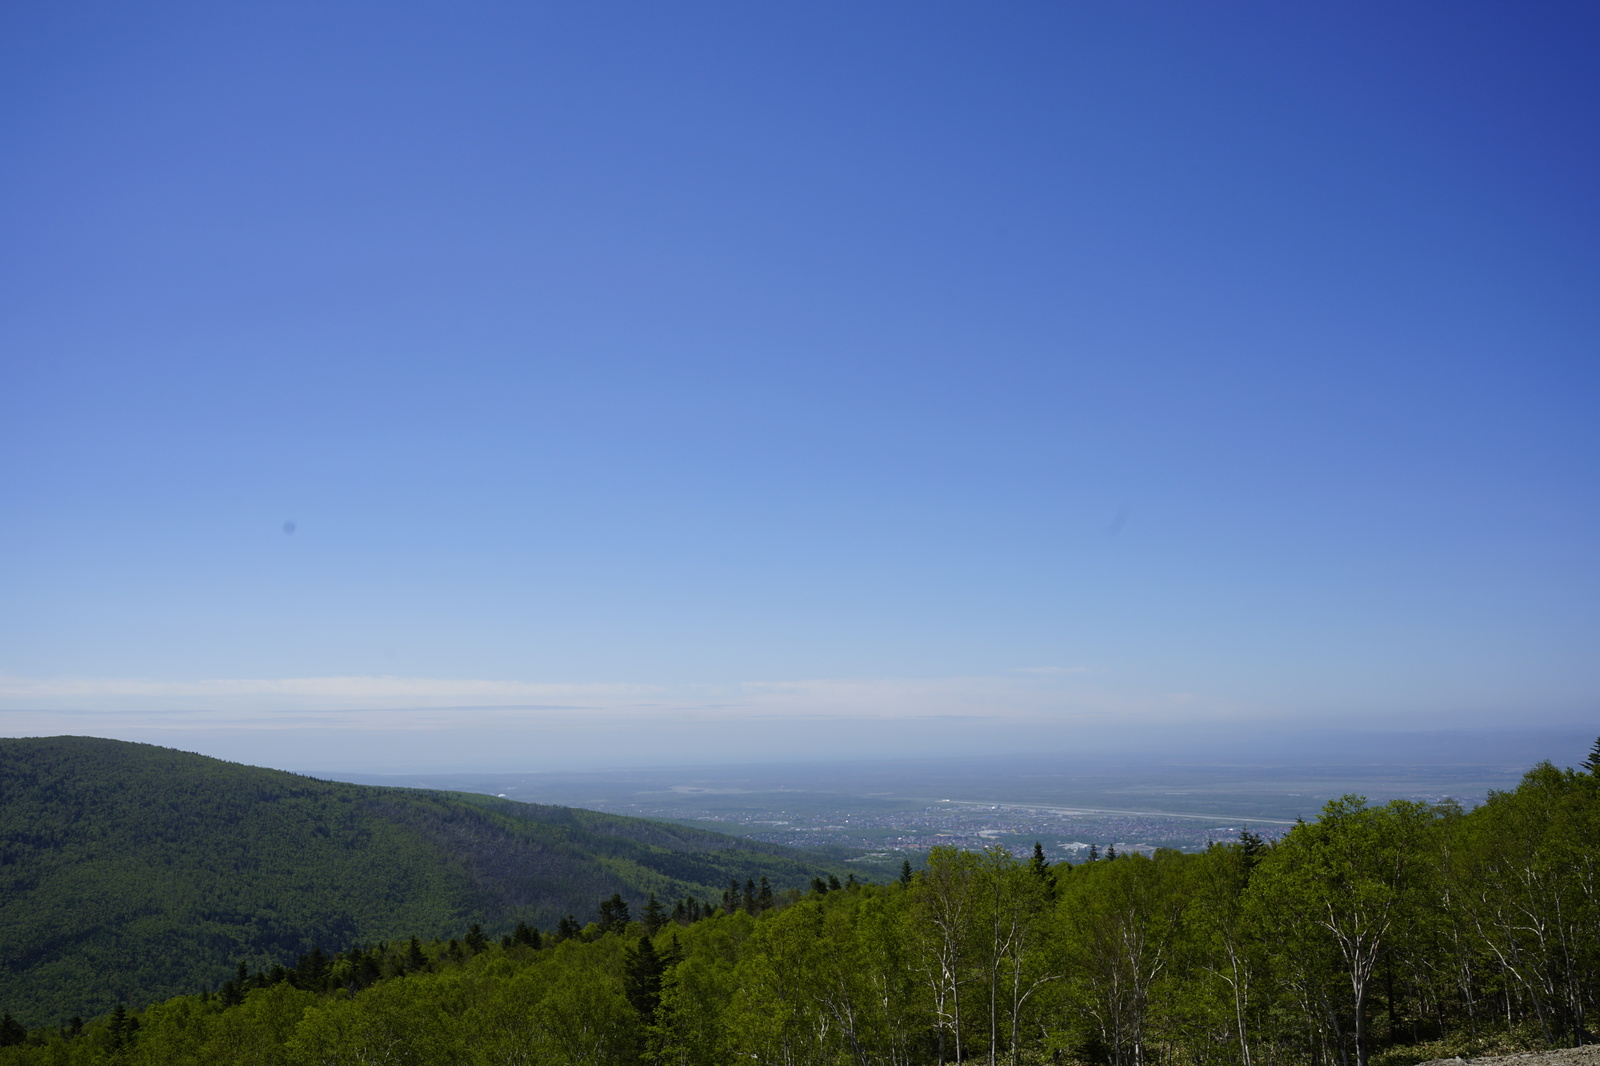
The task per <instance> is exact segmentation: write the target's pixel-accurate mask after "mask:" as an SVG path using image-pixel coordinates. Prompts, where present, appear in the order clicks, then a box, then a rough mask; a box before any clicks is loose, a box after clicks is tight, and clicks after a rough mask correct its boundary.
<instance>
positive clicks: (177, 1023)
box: [0, 742, 1600, 1066]
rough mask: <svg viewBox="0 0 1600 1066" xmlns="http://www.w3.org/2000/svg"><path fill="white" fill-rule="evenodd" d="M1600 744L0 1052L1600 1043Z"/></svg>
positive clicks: (934, 1055)
mask: <svg viewBox="0 0 1600 1066" xmlns="http://www.w3.org/2000/svg"><path fill="white" fill-rule="evenodd" d="M1597 863H1600V742H1597V743H1596V746H1595V750H1594V752H1593V753H1592V754H1591V755H1590V757H1589V759H1588V761H1587V763H1586V764H1585V767H1584V769H1583V770H1581V771H1573V770H1559V769H1557V768H1555V767H1554V766H1551V765H1549V764H1542V765H1540V766H1537V767H1535V768H1534V769H1533V770H1531V771H1530V772H1529V773H1528V774H1527V775H1526V777H1525V779H1524V780H1523V782H1522V784H1521V785H1520V786H1519V787H1518V788H1516V789H1515V790H1513V791H1509V792H1504V793H1494V794H1491V795H1490V796H1489V797H1488V799H1487V802H1485V803H1484V804H1483V805H1481V806H1480V807H1478V808H1476V809H1474V810H1473V811H1471V812H1470V813H1469V812H1464V811H1463V810H1462V809H1461V808H1460V807H1459V806H1457V805H1455V804H1451V803H1445V804H1437V805H1432V804H1424V803H1416V802H1407V801H1396V802H1393V803H1389V804H1387V805H1383V806H1375V805H1369V804H1368V803H1367V802H1365V801H1364V800H1363V799H1361V798H1360V797H1356V796H1347V797H1344V798H1342V799H1339V800H1335V801H1333V802H1331V803H1329V804H1328V805H1327V807H1326V808H1325V809H1324V810H1323V812H1322V814H1321V816H1320V817H1319V818H1318V819H1317V820H1316V821H1315V822H1310V823H1302V824H1300V825H1298V826H1296V827H1295V828H1294V829H1293V830H1292V831H1291V832H1290V833H1288V834H1287V835H1286V836H1285V837H1284V838H1283V839H1282V840H1281V841H1279V842H1277V843H1274V844H1270V845H1268V844H1265V843H1263V842H1261V841H1260V840H1258V839H1256V838H1254V837H1251V836H1249V835H1246V836H1245V837H1244V838H1243V839H1242V840H1241V841H1239V842H1236V843H1228V844H1217V845H1214V846H1212V847H1211V848H1210V849H1208V850H1206V851H1204V852H1201V853H1197V854H1181V853H1178V852H1172V851H1160V852H1157V853H1156V854H1155V855H1154V856H1151V857H1146V856H1143V855H1137V854H1134V855H1120V856H1118V855H1112V854H1107V855H1105V856H1103V857H1098V858H1096V859H1095V860H1094V861H1090V862H1084V863H1080V864H1078V865H1076V866H1067V865H1064V864H1063V865H1057V866H1051V865H1049V864H1047V863H1046V862H1045V861H1044V857H1043V855H1042V853H1041V852H1039V851H1038V850H1037V849H1036V851H1035V854H1034V857H1033V859H1032V861H1021V860H1018V859H1016V858H1014V857H1013V856H1012V855H1010V854H1009V853H1008V852H1006V851H1005V850H1003V849H1000V848H995V849H991V850H989V851H985V852H962V851H956V850H940V849H936V850H934V851H933V852H932V853H931V854H930V855H929V856H928V858H927V862H926V864H925V865H924V866H923V868H922V869H920V870H916V871H913V870H912V869H911V866H910V864H909V863H908V864H907V865H906V866H905V868H904V871H903V874H902V877H901V878H900V879H899V880H898V881H896V882H893V883H890V884H885V885H871V884H855V883H853V882H852V881H851V880H849V879H847V880H846V882H845V883H843V884H840V883H839V882H838V881H837V879H834V880H832V881H827V880H823V879H822V878H820V877H819V878H817V879H815V880H814V881H813V882H812V886H811V889H810V891H809V892H806V893H803V894H802V893H801V892H798V891H789V892H775V891H773V890H772V889H771V886H770V884H760V885H758V883H757V882H755V881H754V880H749V881H747V882H745V883H740V882H738V881H737V880H735V881H733V882H732V883H730V884H729V885H728V886H727V888H726V889H725V890H724V891H723V892H722V893H721V896H720V899H718V900H717V901H715V903H714V905H713V904H711V903H707V902H701V901H696V900H694V899H692V898H691V899H681V898H680V899H679V900H678V902H677V903H676V904H674V905H673V906H671V907H667V906H662V905H658V904H657V903H656V901H655V899H654V897H651V899H650V901H649V903H648V904H647V905H646V906H645V907H643V908H640V909H639V910H640V913H637V914H630V912H629V908H628V906H627V904H626V903H625V902H624V901H623V899H622V898H621V896H620V895H614V896H612V897H611V898H609V899H607V900H606V901H605V902H604V903H603V904H601V907H600V912H599V917H598V920H596V921H594V922H591V923H590V924H588V925H587V926H585V927H583V928H579V927H578V925H577V923H576V921H574V920H571V919H567V920H564V921H562V922H561V923H560V924H559V927H558V928H557V929H556V930H553V931H550V932H546V933H541V932H539V931H537V930H536V929H534V928H532V927H529V926H527V925H522V926H519V927H518V928H517V929H516V931H515V932H512V933H509V934H507V935H505V936H504V937H503V938H502V939H501V940H500V941H498V942H493V941H491V939H490V938H488V937H486V936H485V935H484V934H483V933H482V931H481V930H480V929H477V928H472V929H469V930H467V931H466V933H465V935H464V936H463V937H462V938H460V939H455V940H450V941H448V942H446V941H438V940H435V941H431V942H429V943H426V944H424V943H422V942H419V941H417V940H414V939H406V940H390V941H388V942H385V943H378V944H372V945H366V946H352V947H350V948H349V949H348V950H346V951H344V952H342V953H340V954H339V955H337V956H334V957H332V958H326V957H323V956H322V955H321V954H320V953H313V954H311V955H307V956H304V957H302V958H301V959H300V962H299V965H298V966H296V967H294V968H292V969H289V968H281V969H278V970H276V971H274V972H261V973H251V972H249V971H248V969H247V968H245V967H241V968H240V969H239V971H238V972H237V973H236V974H235V975H234V977H233V978H231V979H230V980H229V981H227V982H226V983H225V984H224V985H223V986H222V987H221V989H220V990H217V991H212V992H208V993H204V994H201V995H194V996H186V997H180V998H176V999H172V1000H169V1001H167V1002H165V1003H160V1004H157V1005H154V1006H150V1007H148V1008H146V1009H143V1010H139V1011H132V1010H126V1009H122V1008H119V1009H118V1010H117V1011H115V1012H114V1013H113V1014H112V1015H111V1016H109V1017H106V1018H102V1019H99V1020H98V1021H96V1022H93V1023H91V1024H88V1025H84V1024H83V1023H82V1022H81V1021H79V1020H77V1019H74V1020H72V1021H71V1022H69V1023H67V1024H66V1025H64V1026H61V1027H59V1028H56V1027H50V1028H45V1029H35V1030H33V1031H32V1032H27V1031H25V1030H24V1029H23V1028H22V1027H21V1026H20V1025H18V1024H16V1023H15V1022H13V1021H11V1020H10V1019H9V1018H7V1019H6V1020H5V1022H4V1025H3V1036H0V1040H3V1042H4V1043H6V1044H7V1045H8V1046H6V1047H4V1048H0V1064H15V1066H24V1064H30V1066H31V1064H36V1063H60V1064H75V1063H85V1064H87V1063H101V1062H105V1063H149V1064H152V1066H154V1064H158V1063H159V1064H162V1066H169V1064H170V1066H179V1064H199V1063H208V1064H209V1063H252V1064H280V1063H281V1064H291V1063H295V1064H299V1063H304V1064H313V1063H315V1064H328V1066H332V1064H342V1063H350V1064H355V1063H377V1062H383V1063H393V1064H419V1066H420V1064H430V1063H463V1064H484V1066H488V1064H504V1066H513V1064H516V1066H530V1064H535V1063H571V1064H577V1063H593V1064H612V1063H615V1064H623V1063H629V1064H633V1063H639V1062H645V1063H659V1064H669V1063H670V1064H674V1066H703V1064H711V1063H723V1062H735V1061H739V1062H751V1063H757V1064H773V1066H779V1064H782V1066H802V1064H818V1066H821V1064H830V1066H832V1064H841V1066H843V1064H853V1066H866V1064H883V1066H902V1064H903V1066H910V1064H915V1063H955V1062H983V1063H988V1064H997V1063H1008V1064H1018V1063H1046V1062H1049V1063H1058V1062H1079V1063H1102V1064H1109V1066H1146V1064H1151V1066H1154V1064H1165V1063H1174V1064H1176V1063H1192V1064H1194V1066H1207V1064H1212V1063H1215V1064H1219V1066H1220V1064H1224V1063H1226V1064H1242V1066H1265V1064H1268V1063H1297V1064H1298V1063H1303V1064H1306V1066H1367V1064H1369V1063H1371V1064H1373V1066H1403V1064H1406V1063H1413V1062H1417V1061H1420V1060H1422V1059H1426V1058H1432V1057H1441V1056H1444V1055H1455V1054H1462V1053H1465V1054H1473V1053H1481V1052H1483V1051H1487V1050H1495V1049H1509V1048H1519V1047H1536V1046H1549V1045H1557V1044H1575V1043H1582V1042H1586V1041H1588V1040H1589V1039H1591V1038H1592V1036H1593V1034H1594V1030H1595V1020H1596V1010H1597V1006H1600V1005H1597V999H1596V997H1597V994H1600V898H1597V891H1600V879H1597V876H1596V875H1597V869H1596V866H1597Z"/></svg>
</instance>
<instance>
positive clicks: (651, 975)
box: [623, 936, 666, 1025]
mask: <svg viewBox="0 0 1600 1066" xmlns="http://www.w3.org/2000/svg"><path fill="white" fill-rule="evenodd" d="M623 966H624V974H625V978H624V981H625V989H626V992H627V996H628V1002H629V1003H631V1004H632V1005H633V1009H634V1010H636V1011H638V1012H639V1017H640V1018H641V1019H642V1020H643V1021H644V1024H645V1025H653V1024H654V1023H655V1020H656V1008H658V1007H659V1006H660V1005H661V975H662V974H663V973H664V972H665V971H666V967H665V966H664V965H663V964H662V959H661V956H660V955H659V954H657V953H656V946H655V944H654V943H652V942H651V940H650V938H649V937H647V936H642V937H640V938H639V942H638V943H637V944H635V945H633V946H632V947H630V948H628V949H627V951H626V952H625V953H624V955H623Z"/></svg>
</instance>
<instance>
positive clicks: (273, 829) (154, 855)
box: [0, 737, 839, 1024]
mask: <svg viewBox="0 0 1600 1066" xmlns="http://www.w3.org/2000/svg"><path fill="white" fill-rule="evenodd" d="M826 858H827V857H826V856H820V855H807V854H804V853H801V852H796V851H793V850H790V849H787V848H781V847H777V846H774V845H766V844H760V843H757V842H754V841H743V840H738V839H736V838H733V837H728V836H723V835H721V834H718V833H708V832H705V831H703V830H699V829H692V828H688V827H685V826H676V825H669V824H665V823H661V822H651V821H645V820H643V819H639V818H622V817H618V816H615V815H608V814H600V813H598V812H595V811H583V810H575V809H573V808H570V807H549V806H541V805H537V804H530V803H516V802H513V801H510V800H502V799H496V798H494V797H492V796H477V795H470V794H463V793H445V792H429V791H424V790H415V789H399V788H379V787H374V786H367V785H350V784H343V783H339V782H333V781H319V780H317V779H315V778H310V777H301V776H299V775H297V774H290V773H284V772H282V771H278V770H265V769H261V768H259V767H253V766H241V765H239V764H237V763H229V762H223V761H221V760H219V759H209V758H206V757H204V756H200V755H193V754H189V753H186V752H181V751H173V750H172V749H169V748H160V747H155V746H152V745H149V744H129V743H124V742H122V741H115V740H97V739H94V738H89V737H49V738H32V739H23V740H0V1009H4V1010H7V1011H10V1012H11V1014H12V1015H13V1016H14V1017H15V1018H16V1019H17V1020H18V1021H19V1022H20V1023H22V1024H44V1023H45V1022H49V1021H55V1020H58V1019H59V1018H61V1017H64V1016H68V1015H73V1014H81V1015H84V1016H86V1017H87V1016H91V1015H98V1014H102V1013H104V1012H106V1011H109V1010H111V1009H112V1008H113V1007H115V1006H116V1005H117V1004H118V1003H119V1002H123V1003H149V1002H153V1001H154V1000H157V999H161V998H164V997H166V996H171V995H175V994H178V993H182V992H189V991H193V990H195V989H197V988H203V987H206V986H207V985H211V986H213V987H214V986H216V985H217V984H219V983H220V982H221V981H222V980H223V979H224V978H226V977H227V976H228V975H229V974H230V973H231V972H232V967H233V966H234V965H235V964H236V963H238V962H240V961H243V962H245V963H246V964H248V965H250V966H251V967H255V968H264V969H270V968H271V966H273V965H274V964H279V963H285V962H287V963H292V962H293V961H294V960H295V958H296V957H297V956H298V955H300V954H302V953H304V952H307V951H309V950H310V949H311V948H313V947H316V946H322V947H325V948H333V947H338V946H343V945H348V944H353V943H356V942H363V943H365V942H371V941H375V940H378V939H383V938H392V937H397V936H411V935H418V936H422V937H429V938H431V937H435V936H449V935H450V934H451V933H453V932H459V931H461V930H463V929H465V928H467V926H469V925H471V924H473V923H479V924H481V925H483V926H485V927H487V928H499V929H510V928H511V927H512V926H514V925H515V924H516V923H517V922H519V921H525V922H527V923H530V924H531V925H534V926H543V927H546V928H548V927H549V926H551V925H553V924H554V923H555V922H557V921H558V920H559V919H560V918H561V917H562V916H563V915H565V914H567V913H568V912H577V913H582V912H583V911H585V910H587V909H589V908H592V907H593V906H594V901H595V900H596V899H601V898H605V897H606V896H609V895H611V894H612V893H621V894H623V895H624V896H626V897H627V898H629V899H635V900H642V899H643V898H644V897H645V895H646V894H647V893H650V892H655V893H658V894H660V895H661V896H662V897H663V898H675V897H678V896H682V895H688V894H693V895H708V894H709V895H713V896H714V895H716V894H717V893H719V892H720V891H721V886H723V885H724V884H726V883H727V881H728V879H729V878H730V877H738V878H740V879H741V880H744V879H747V878H750V877H754V876H758V875H761V874H765V875H767V876H768V877H770V878H772V880H773V881H774V883H776V884H777V885H779V886H780V887H790V886H803V885H805V884H807V883H809V881H810V880H811V878H813V877H815V876H817V875H818V874H827V873H829V872H832V871H834V870H836V869H839V867H837V866H834V865H831V864H830V863H828V862H827V861H826Z"/></svg>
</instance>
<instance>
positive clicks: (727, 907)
mask: <svg viewBox="0 0 1600 1066" xmlns="http://www.w3.org/2000/svg"><path fill="white" fill-rule="evenodd" d="M740 896H741V893H740V891H739V879H738V878H734V879H732V880H730V881H729V882H728V887H727V889H726V891H724V892H723V893H722V910H723V913H725V914H732V913H733V912H734V911H736V910H738V909H739V907H740V906H741V905H742V903H743V900H741V899H740Z"/></svg>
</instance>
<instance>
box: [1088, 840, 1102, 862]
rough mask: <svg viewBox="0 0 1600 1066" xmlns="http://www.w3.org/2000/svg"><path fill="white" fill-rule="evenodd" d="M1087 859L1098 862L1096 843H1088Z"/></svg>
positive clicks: (1098, 855)
mask: <svg viewBox="0 0 1600 1066" xmlns="http://www.w3.org/2000/svg"><path fill="white" fill-rule="evenodd" d="M1088 861H1089V862H1099V861H1100V845H1098V844H1090V845H1089V859H1088Z"/></svg>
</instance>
